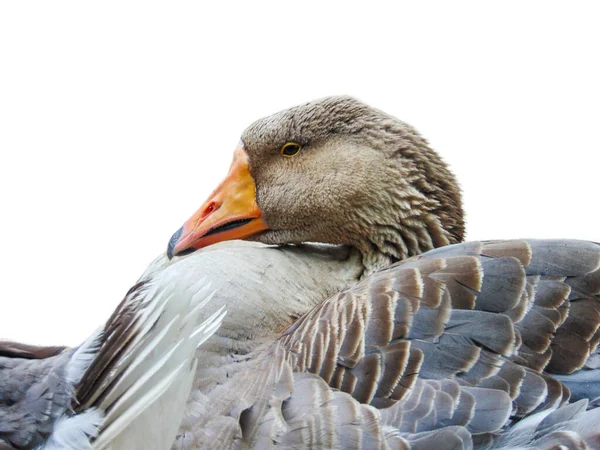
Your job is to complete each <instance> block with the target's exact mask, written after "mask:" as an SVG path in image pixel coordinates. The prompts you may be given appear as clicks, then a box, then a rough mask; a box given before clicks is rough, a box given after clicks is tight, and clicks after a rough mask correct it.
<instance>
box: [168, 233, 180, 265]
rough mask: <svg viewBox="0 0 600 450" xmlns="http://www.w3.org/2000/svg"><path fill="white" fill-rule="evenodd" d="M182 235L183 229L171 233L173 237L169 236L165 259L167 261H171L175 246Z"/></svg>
mask: <svg viewBox="0 0 600 450" xmlns="http://www.w3.org/2000/svg"><path fill="white" fill-rule="evenodd" d="M182 233H183V227H181V228H180V229H179V230H177V231H176V232H175V233H173V236H171V239H169V245H168V246H167V257H168V258H169V259H173V256H174V255H175V246H176V245H177V242H179V238H181V234H182Z"/></svg>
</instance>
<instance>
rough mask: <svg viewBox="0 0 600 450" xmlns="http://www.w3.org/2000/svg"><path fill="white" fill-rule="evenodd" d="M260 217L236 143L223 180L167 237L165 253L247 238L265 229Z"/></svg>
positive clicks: (243, 154)
mask: <svg viewBox="0 0 600 450" xmlns="http://www.w3.org/2000/svg"><path fill="white" fill-rule="evenodd" d="M261 217H262V212H261V210H260V208H259V207H258V204H257V203H256V184H255V183H254V179H253V178H252V175H250V169H249V166H248V154H247V153H246V151H245V150H244V148H243V146H242V145H240V146H238V147H237V148H236V149H235V152H234V156H233V163H232V164H231V167H230V168H229V173H228V174H227V176H226V177H225V179H224V180H223V182H222V183H221V184H220V185H219V186H218V187H217V189H215V191H214V192H213V193H212V194H211V195H210V197H209V198H208V200H207V201H206V202H204V204H203V205H202V206H201V207H200V209H199V210H198V211H196V213H195V214H194V215H193V216H192V217H190V218H189V219H188V220H187V222H185V224H184V225H183V227H181V228H180V229H179V230H178V231H177V232H176V233H175V234H174V235H173V236H172V237H171V240H170V241H169V247H168V249H167V254H168V256H169V258H172V257H173V256H174V255H177V254H180V253H183V252H187V251H190V250H193V249H198V248H202V247H206V246H207V245H211V244H215V243H217V242H221V241H228V240H232V239H244V238H247V237H249V236H252V235H253V234H256V233H258V232H260V231H263V230H266V229H267V226H266V225H265V223H264V222H263V221H262V218H261Z"/></svg>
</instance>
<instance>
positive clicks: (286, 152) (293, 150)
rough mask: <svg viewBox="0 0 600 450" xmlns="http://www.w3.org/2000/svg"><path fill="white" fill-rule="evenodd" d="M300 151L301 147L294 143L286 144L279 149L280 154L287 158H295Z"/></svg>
mask: <svg viewBox="0 0 600 450" xmlns="http://www.w3.org/2000/svg"><path fill="white" fill-rule="evenodd" d="M300 150H302V146H300V144H296V143H295V142H288V143H287V144H285V145H284V146H283V147H281V152H280V153H281V154H282V155H283V156H287V157H288V158H291V157H292V156H296V155H297V154H298V153H300Z"/></svg>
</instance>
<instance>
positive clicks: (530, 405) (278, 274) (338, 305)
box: [81, 97, 600, 449]
mask: <svg viewBox="0 0 600 450" xmlns="http://www.w3.org/2000/svg"><path fill="white" fill-rule="evenodd" d="M290 142H292V143H294V145H295V146H297V147H299V148H300V149H301V150H300V151H299V152H298V153H297V155H293V156H289V155H287V156H286V155H285V154H283V153H282V151H281V150H282V149H283V148H284V147H285V145H286V143H290ZM235 238H244V239H249V240H254V241H258V242H240V241H235V242H229V243H217V242H220V241H225V240H231V239H235ZM463 239H464V219H463V210H462V204H461V198H460V189H459V187H458V183H457V182H456V180H455V178H454V175H453V174H452V173H451V172H450V170H449V169H448V167H447V165H446V164H445V163H444V162H443V161H442V159H441V158H440V157H439V155H438V154H437V153H436V152H434V151H433V150H432V149H431V148H430V147H429V145H428V143H427V141H425V139H423V138H422V137H421V136H420V135H419V134H418V133H417V132H416V131H415V130H414V129H413V128H412V127H411V126H409V125H407V124H406V123H404V122H401V121H399V120H397V119H395V118H393V117H391V116H389V115H387V114H385V113H383V112H381V111H378V110H376V109H374V108H371V107H369V106H367V105H364V104H363V103H361V102H358V101H356V100H354V99H351V98H348V97H332V98H327V99H323V100H318V101H315V102H311V103H308V104H305V105H300V106H298V107H295V108H291V109H289V110H286V111H282V112H280V113H277V114H275V115H273V116H270V117H267V118H264V119H260V120H258V121H257V122H255V123H254V124H252V125H251V126H250V127H249V128H248V129H247V130H246V131H245V132H244V133H243V135H242V141H241V144H240V146H239V147H238V149H236V152H235V156H234V162H233V164H232V167H231V169H230V174H229V175H228V177H227V178H226V180H225V182H224V183H222V184H221V185H220V186H219V187H218V188H217V189H216V190H215V192H213V194H211V197H209V199H208V200H207V201H206V202H205V203H204V204H203V205H202V206H201V208H200V209H199V210H198V212H197V213H196V214H195V215H194V216H192V218H191V219H190V220H189V221H187V222H186V223H185V224H184V226H183V227H182V228H181V229H180V230H178V231H177V232H176V233H175V234H174V235H173V237H172V238H171V240H170V241H169V245H168V249H167V254H166V255H161V256H160V257H159V258H158V259H157V260H156V261H155V262H154V263H153V264H152V265H151V266H150V267H149V268H148V269H147V271H146V272H145V273H144V274H143V275H142V277H141V278H140V283H141V286H145V285H146V284H147V283H149V282H151V280H155V279H157V278H159V279H165V278H164V277H167V276H168V277H169V278H168V279H169V283H168V290H169V292H171V293H172V296H171V297H170V298H171V300H176V301H177V302H179V304H180V305H188V306H186V307H184V310H185V311H189V310H190V308H189V304H188V301H189V299H190V298H194V296H195V295H196V293H197V292H198V288H199V286H201V285H199V284H198V283H199V282H198V280H199V279H201V278H202V277H206V278H207V279H210V280H211V283H212V286H213V288H214V289H215V296H214V298H213V300H212V301H211V303H209V304H208V305H206V307H203V308H201V309H200V310H197V311H196V310H194V311H195V312H197V315H196V316H195V318H194V320H193V322H194V323H202V322H203V321H204V320H207V319H210V318H214V317H220V316H219V315H220V311H222V308H224V307H225V308H226V309H227V311H228V314H227V316H226V317H225V319H224V320H223V324H222V326H221V327H220V328H219V330H217V332H216V333H215V334H214V336H212V337H211V338H210V339H208V341H207V342H206V343H205V344H204V345H203V346H202V347H200V348H199V349H198V351H197V354H196V356H197V359H196V361H197V366H196V365H193V366H192V367H189V366H188V369H189V370H188V371H187V372H185V374H187V375H190V376H189V377H188V378H185V377H184V378H185V379H184V380H183V381H182V383H179V382H178V383H173V384H172V385H171V386H172V387H173V391H167V390H165V391H161V392H168V393H169V394H168V395H166V396H164V397H163V398H162V400H165V401H161V402H159V403H158V405H159V408H158V409H164V410H165V411H169V414H174V413H175V412H177V413H179V414H180V415H182V416H183V417H182V420H181V426H180V429H179V433H178V435H177V438H176V439H175V442H174V443H173V446H172V448H175V449H198V448H209V449H210V448H216V449H234V448H235V449H242V448H261V449H262V448H279V449H288V448H289V449H292V448H294V449H299V448H307V449H308V448H315V449H320V448H344V449H352V448H357V449H358V448H362V449H432V448H435V449H471V448H495V449H509V448H528V449H533V448H539V449H550V448H573V449H579V448H590V449H594V448H598V449H600V432H599V431H598V429H599V428H600V427H599V425H600V417H599V414H600V413H599V411H600V409H595V408H594V406H595V404H594V403H593V401H594V400H595V399H596V398H597V397H598V393H599V392H600V387H599V385H600V382H599V381H600V372H598V371H599V370H600V362H599V361H600V355H598V353H597V344H598V340H600V331H599V325H600V314H599V313H598V310H597V309H596V304H597V301H598V299H599V298H598V296H599V294H600V246H599V245H598V244H595V243H591V242H581V241H571V240H542V241H538V240H512V241H488V242H469V243H461V241H462V240H463ZM308 242H320V243H323V244H308ZM215 243H216V244H215ZM212 244H214V245H212ZM192 250H197V251H195V252H193V253H191V254H190V253H189V252H190V251H192ZM118 311H119V312H118V314H117V317H121V316H122V317H125V318H127V317H129V315H128V311H127V308H125V309H120V310H118ZM149 318H150V317H144V318H140V320H139V321H137V322H132V323H133V324H134V326H138V327H142V328H143V327H145V326H147V322H148V320H149ZM113 319H114V318H113ZM128 320H133V319H132V318H131V317H129V319H128ZM128 320H125V321H120V320H113V322H112V325H111V327H110V330H111V334H110V336H108V337H107V339H106V340H105V342H104V344H105V345H104V348H106V349H110V350H109V351H108V353H107V355H106V356H102V357H98V358H95V359H94V362H93V363H92V364H91V365H90V368H89V369H88V373H89V376H90V378H89V380H86V379H85V377H84V381H83V382H82V383H81V386H82V387H81V399H82V406H83V408H87V407H90V406H93V405H96V404H100V405H103V402H109V403H110V402H115V403H114V405H115V406H114V408H113V409H110V410H109V414H108V415H107V416H106V418H105V419H104V420H105V421H107V425H106V426H105V427H104V428H102V427H101V431H102V432H103V433H104V434H102V433H101V435H100V438H99V439H98V440H97V441H96V443H97V444H98V445H101V444H103V443H104V442H106V441H108V440H111V441H112V442H117V441H113V438H116V437H117V435H118V434H119V431H120V430H121V428H120V427H121V421H127V420H128V418H130V417H131V416H134V415H135V414H136V413H137V412H138V411H140V410H141V409H144V411H148V412H149V413H155V412H156V410H157V409H153V408H152V406H153V405H150V404H149V402H145V401H144V402H142V403H141V404H140V403H135V402H130V400H133V399H132V398H131V397H128V396H127V392H133V393H134V394H135V395H136V396H137V395H138V394H137V392H142V391H137V390H136V389H137V387H138V380H141V381H144V380H146V379H147V380H148V381H149V382H150V381H154V382H157V383H158V385H159V386H160V383H161V381H162V380H171V379H174V378H170V377H169V374H167V373H164V372H165V371H164V370H161V369H162V367H161V368H157V367H148V364H145V362H146V361H145V360H144V359H139V360H135V359H131V360H128V359H124V360H123V362H122V364H120V365H119V364H115V362H114V361H113V357H114V355H115V352H117V350H118V349H120V348H124V349H127V348H129V346H131V345H133V344H135V343H136V342H137V341H136V338H135V335H134V334H133V329H134V328H132V326H131V325H130V323H129V322H128ZM111 336H112V339H111ZM157 345H158V344H157ZM144 348H146V347H144ZM157 348H158V347H157ZM160 348H161V349H162V350H163V351H167V352H168V346H167V345H165V346H164V347H160ZM142 353H143V350H142ZM175 353H177V351H176V350H175V351H174V353H173V356H174V358H175V359H177V360H179V361H181V359H180V358H181V355H179V354H177V355H175ZM184 361H188V362H189V359H185V358H184ZM153 370H156V371H153ZM193 371H195V379H194V381H193V383H192V381H191V374H192V372H193ZM119 374H123V378H119ZM127 374H129V375H130V376H131V378H128V379H130V382H131V384H128V383H127V382H126V380H125V378H127V377H126V376H125V375H127ZM123 380H125V381H123ZM189 383H192V386H191V393H190V395H189V397H188V400H187V405H186V407H185V408H182V407H181V405H182V403H183V392H184V391H185V389H182V390H181V391H177V389H176V387H177V386H184V387H185V388H186V389H187V388H188V387H189V386H190V384H189ZM142 384H143V383H142ZM149 384H150V387H153V386H156V384H154V383H153V382H150V383H149ZM174 391H176V392H175V393H174V395H171V394H172V393H173V392H174ZM571 392H573V393H574V394H575V395H574V400H578V401H577V402H575V403H569V401H570V397H571ZM121 393H124V394H123V395H122V396H121ZM153 393H154V390H153V389H149V390H148V391H144V394H146V395H141V394H140V395H141V398H144V399H145V398H147V397H149V398H153ZM588 394H589V395H588ZM590 400H592V402H590ZM131 403H132V404H131ZM140 405H142V406H144V407H145V408H136V406H140ZM102 407H103V408H104V407H106V403H104V406H102ZM130 407H131V408H132V409H129V408H130ZM184 409H185V411H184ZM128 411H133V412H130V413H128ZM111 413H112V415H111ZM140 417H141V418H142V419H143V418H144V417H143V416H140ZM145 423H147V422H145V421H144V420H140V421H138V422H137V424H134V425H130V426H129V430H133V431H134V433H129V434H127V435H125V434H123V436H124V440H123V441H120V442H119V444H122V445H129V447H127V448H165V446H166V444H165V440H166V437H167V436H170V432H171V427H172V426H173V423H175V420H173V421H172V422H169V423H168V424H166V423H161V426H160V427H156V428H152V429H150V430H149V432H148V431H147V435H146V436H142V437H140V436H141V435H142V434H143V433H142V432H141V431H139V430H141V428H136V426H137V425H140V427H141V426H142V424H145ZM111 427H112V428H111ZM163 430H167V432H163ZM103 436H105V437H104V439H105V441H103V440H102V439H103ZM136 437H137V439H139V440H136ZM126 438H130V439H131V440H127V439H126ZM142 439H148V440H147V441H142ZM148 441H149V442H148ZM561 445H562V446H563V447H560V446H561ZM140 446H141V447H140Z"/></svg>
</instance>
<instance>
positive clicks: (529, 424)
mask: <svg viewBox="0 0 600 450" xmlns="http://www.w3.org/2000/svg"><path fill="white" fill-rule="evenodd" d="M599 293H600V246H599V245H597V244H594V243H588V242H579V241H503V242H475V243H468V244H460V245H455V246H449V247H444V248H441V249H437V250H435V251H432V252H428V253H425V254H423V255H421V256H419V257H415V258H411V259H409V260H406V261H404V262H402V263H399V264H397V265H395V266H393V267H390V268H388V269H386V270H384V271H382V272H379V273H376V274H374V275H372V276H370V277H368V278H367V279H365V280H363V281H362V282H361V283H359V284H358V285H356V286H355V287H353V288H351V289H348V290H346V291H344V292H342V293H340V294H338V295H336V296H334V297H333V298H330V299H329V300H327V301H326V302H324V303H323V304H322V305H320V306H319V307H317V308H315V309H314V310H313V311H311V312H310V313H309V314H307V315H306V316H304V317H303V318H302V319H300V320H299V321H298V322H297V323H296V324H295V325H294V326H293V327H292V328H290V329H289V330H288V331H287V332H286V333H285V335H284V336H282V337H281V339H280V340H279V341H278V342H277V343H275V344H274V345H273V346H272V347H271V348H270V350H269V351H268V352H267V353H266V355H264V356H263V357H261V358H258V360H257V362H256V363H255V364H254V365H251V366H249V367H247V368H246V369H245V370H243V371H241V372H239V373H238V374H236V375H235V376H234V377H233V378H232V380H231V381H230V382H229V383H227V384H225V385H224V386H222V387H220V388H218V389H215V391H214V392H212V393H211V394H210V400H209V403H210V402H212V403H213V404H214V405H215V407H214V409H213V411H212V413H213V414H209V415H208V416H209V417H210V418H209V419H207V420H204V421H201V423H200V424H199V426H198V427H195V428H193V429H192V430H188V433H187V434H186V435H185V436H184V439H186V440H184V447H186V448H197V447H194V446H203V448H204V446H206V447H208V448H230V447H231V445H232V443H233V442H236V443H237V444H239V443H240V442H245V443H247V444H248V445H249V446H256V447H257V448H263V447H278V448H300V447H301V448H336V447H340V448H429V449H430V448H436V449H442V448H472V447H473V445H475V446H479V447H481V446H491V445H494V446H495V448H517V447H519V446H520V447H523V448H536V447H538V448H551V447H552V445H553V442H560V443H562V444H563V445H565V448H600V446H599V442H600V435H598V432H597V431H596V430H598V429H599V428H600V417H599V413H598V410H589V411H586V409H587V405H588V403H587V399H583V400H581V401H580V402H578V403H574V404H570V405H568V404H567V401H568V400H569V397H570V390H569V386H573V385H577V383H580V382H581V380H580V379H579V378H577V377H580V376H581V375H580V374H581V373H584V372H583V371H585V373H586V378H585V380H586V384H587V386H588V388H587V389H588V390H587V392H588V393H592V394H594V395H595V393H596V392H597V391H598V389H599V387H598V385H599V384H600V376H599V375H598V373H597V372H596V369H595V365H594V364H593V362H594V361H595V351H596V347H597V344H598V339H599V338H598V326H599V324H600V312H599V307H598V300H599V297H598V294H599ZM553 374H561V379H560V380H558V379H557V378H556V377H554V376H553ZM580 391H581V393H580V394H579V397H581V396H585V392H584V391H583V390H580ZM515 424H516V425H515ZM584 443H585V444H584ZM230 444H231V445H230ZM237 444H236V445H237ZM584 445H587V446H588V447H584ZM578 446H579V447H578Z"/></svg>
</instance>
